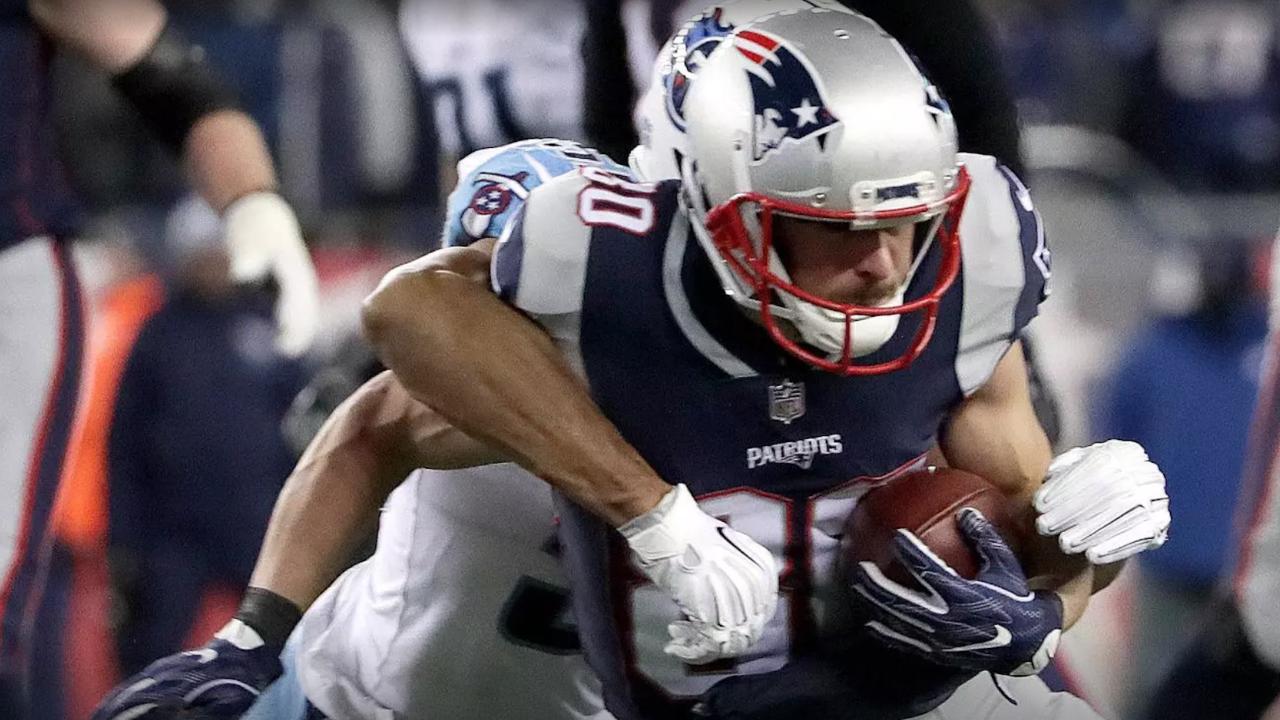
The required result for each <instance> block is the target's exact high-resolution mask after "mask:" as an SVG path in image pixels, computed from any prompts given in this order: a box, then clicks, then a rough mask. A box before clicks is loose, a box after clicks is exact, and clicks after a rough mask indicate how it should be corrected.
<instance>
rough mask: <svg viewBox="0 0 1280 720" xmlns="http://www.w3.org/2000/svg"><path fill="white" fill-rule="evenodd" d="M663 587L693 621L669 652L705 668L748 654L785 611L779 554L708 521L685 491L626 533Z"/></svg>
mask: <svg viewBox="0 0 1280 720" xmlns="http://www.w3.org/2000/svg"><path fill="white" fill-rule="evenodd" d="M618 530H619V532H621V533H622V535H623V537H625V538H626V539H627V543H628V545H630V546H631V552H632V555H633V557H634V559H635V561H636V564H637V565H639V567H640V570H641V572H643V573H644V574H645V575H646V576H647V577H648V578H649V579H650V580H651V581H653V583H654V584H655V585H657V586H658V587H660V588H662V589H664V590H666V591H667V593H668V594H670V596H671V597H672V599H674V600H675V602H676V605H678V606H679V607H680V610H681V611H682V612H683V613H684V614H685V616H686V619H685V620H680V621H677V622H673V623H671V624H670V625H669V626H667V631H668V632H669V633H670V634H671V641H670V642H668V643H667V645H666V648H664V649H665V650H666V652H667V653H668V654H669V655H672V656H674V657H677V658H680V659H681V660H683V661H684V662H687V663H694V664H701V663H708V662H712V661H714V660H719V659H721V658H726V657H733V656H736V655H740V654H742V653H743V652H745V651H746V650H747V648H749V647H751V645H752V644H754V643H755V642H756V641H757V640H759V639H760V636H761V634H762V633H763V632H764V626H765V624H767V623H768V622H769V620H770V619H771V618H772V617H773V612H774V610H776V609H777V605H778V570H777V568H776V566H775V565H774V561H773V554H772V553H770V552H769V551H768V550H766V549H765V548H764V547H762V546H761V545H760V544H759V543H757V542H756V541H754V540H752V539H751V538H749V537H747V536H746V535H743V534H742V533H740V532H737V531H735V530H734V529H732V528H730V527H729V526H728V525H725V524H724V523H723V522H721V521H719V520H717V519H715V518H713V517H711V516H710V515H707V514H706V513H704V512H702V510H700V509H699V508H698V503H697V502H696V501H695V500H694V499H693V496H692V495H690V494H689V490H688V488H686V487H685V486H684V485H678V486H677V487H676V488H675V489H674V490H672V491H671V492H669V493H668V494H667V496H666V497H664V498H663V499H662V502H660V503H658V506H657V507H656V508H654V509H653V510H650V511H649V512H647V513H645V514H644V515H641V516H640V517H638V518H635V519H634V520H631V521H630V522H628V523H627V524H626V525H623V526H622V527H621V528H619V529H618Z"/></svg>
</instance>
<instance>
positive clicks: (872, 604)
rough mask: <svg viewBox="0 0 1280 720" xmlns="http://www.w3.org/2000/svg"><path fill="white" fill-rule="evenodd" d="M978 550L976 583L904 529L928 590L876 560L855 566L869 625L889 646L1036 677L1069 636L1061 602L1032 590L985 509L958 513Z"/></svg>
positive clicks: (909, 555)
mask: <svg viewBox="0 0 1280 720" xmlns="http://www.w3.org/2000/svg"><path fill="white" fill-rule="evenodd" d="M957 518H958V520H959V522H960V527H961V529H962V530H963V531H964V534H965V537H966V538H968V540H969V542H970V543H971V544H972V545H973V548H974V551H975V552H976V553H977V554H978V558H979V560H980V566H979V568H980V569H979V571H978V575H977V577H976V578H974V579H973V580H966V579H964V578H962V577H960V576H959V575H958V574H957V573H956V571H955V570H953V569H951V567H949V566H948V565H947V564H946V563H945V562H943V561H942V560H941V559H940V558H939V557H938V556H937V555H935V554H934V553H933V552H932V551H930V550H929V548H928V547H926V546H925V544H924V543H922V542H921V541H920V539H919V538H917V537H916V536H915V535H913V534H912V533H911V532H909V531H907V530H898V536H897V537H896V538H894V550H895V551H896V553H897V556H898V559H899V560H900V561H901V562H902V563H903V564H904V565H905V566H906V567H907V569H908V570H910V571H911V574H912V575H914V576H915V578H916V580H917V581H918V582H919V583H920V585H921V586H922V587H923V590H916V589H913V588H908V587H904V586H903V585H900V584H898V583H896V582H894V581H893V580H890V579H889V578H887V577H885V575H884V573H882V572H881V571H880V568H878V567H876V565H875V564H874V563H871V562H866V561H863V562H861V563H859V566H858V568H857V569H856V570H855V577H854V580H853V590H854V593H853V597H854V600H855V601H856V602H859V604H860V605H861V606H862V609H863V610H864V611H865V612H866V614H867V616H868V617H870V618H872V619H871V620H870V621H868V622H867V623H866V627H867V629H868V630H870V631H871V632H873V633H874V634H875V635H876V636H878V637H879V638H880V640H882V641H883V642H885V643H886V644H888V645H890V646H892V647H896V648H898V649H901V650H905V651H908V652H914V653H916V654H918V655H922V656H924V657H926V658H928V659H930V660H932V661H933V662H936V663H938V664H940V665H950V666H953V667H961V668H966V669H970V670H978V671H991V672H995V673H998V674H1002V675H1033V674H1035V673H1038V672H1040V671H1041V670H1043V669H1044V667H1045V666H1046V665H1048V664H1049V661H1050V660H1052V659H1053V654H1054V652H1056V651H1057V649H1058V640H1059V638H1060V637H1061V635H1062V600H1061V598H1059V597H1058V595H1057V594H1056V593H1053V592H1050V591H1047V590H1040V591H1035V592H1033V591H1031V590H1030V589H1029V588H1028V587H1027V577H1026V575H1025V574H1024V573H1023V571H1022V567H1021V565H1019V563H1018V559H1017V558H1016V557H1015V556H1014V554H1013V551H1012V550H1010V549H1009V546H1008V545H1007V544H1005V541H1004V539H1003V538H1001V537H1000V533H998V532H996V529H995V528H994V527H992V526H991V523H990V522H988V521H987V519H986V518H985V517H983V516H982V513H980V512H978V511H977V510H975V509H973V508H964V509H962V510H961V511H960V512H959V514H958V516H957Z"/></svg>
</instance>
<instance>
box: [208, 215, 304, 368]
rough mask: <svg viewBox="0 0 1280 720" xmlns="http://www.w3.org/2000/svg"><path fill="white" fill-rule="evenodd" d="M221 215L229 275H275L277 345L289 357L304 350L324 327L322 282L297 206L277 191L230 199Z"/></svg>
mask: <svg viewBox="0 0 1280 720" xmlns="http://www.w3.org/2000/svg"><path fill="white" fill-rule="evenodd" d="M222 219H223V222H224V224H225V227H226V243H227V253H228V255H229V256H230V259H231V276H232V277H233V278H234V279H235V280H237V281H238V282H254V281H259V280H262V279H263V278H265V277H266V276H267V274H268V273H270V274H273V275H275V278H276V282H277V283H279V285H280V297H279V299H278V300H277V301H276V328H277V332H278V334H277V336H276V341H277V345H278V346H279V348H280V350H281V352H283V353H285V354H286V355H289V356H291V357H297V356H299V355H301V354H303V353H304V352H306V351H307V348H309V347H310V346H311V342H312V341H313V340H314V339H315V336H316V330H317V329H319V327H320V285H319V282H318V281H317V280H316V271H315V268H314V267H313V266H312V265H311V256H310V255H309V254H308V253H307V247H306V245H304V244H303V242H302V231H301V229H300V228H299V227H298V218H297V216H295V215H294V214H293V208H291V207H289V203H287V202H285V200H284V198H282V197H280V196H279V195H277V194H275V193H273V192H256V193H252V194H249V195H246V196H244V197H242V198H240V199H239V200H236V201H235V202H234V203H232V204H231V205H230V206H229V207H228V208H227V209H226V211H225V212H223V214H222Z"/></svg>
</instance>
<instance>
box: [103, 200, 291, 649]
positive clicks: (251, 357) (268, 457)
mask: <svg viewBox="0 0 1280 720" xmlns="http://www.w3.org/2000/svg"><path fill="white" fill-rule="evenodd" d="M220 233H221V229H220V225H219V222H218V221H217V219H216V216H214V215H213V214H212V213H211V212H210V211H209V210H208V208H207V206H204V205H203V204H202V203H199V202H198V201H188V202H185V203H184V204H182V205H180V206H179V207H178V208H177V209H176V210H175V211H174V213H173V214H172V215H171V217H170V222H169V226H168V229H167V241H168V244H167V248H168V249H169V252H170V263H171V265H172V266H173V267H174V268H175V274H174V277H173V279H172V281H171V282H170V283H169V288H168V298H167V300H166V301H165V303H164V305H163V306H162V307H161V308H160V309H159V310H158V311H157V312H156V314H155V315H153V316H152V317H151V318H150V319H149V320H148V321H147V322H146V324H145V325H144V327H143V328H142V330H141V332H140V333H139V335H138V339H137V342H136V343H135V345H134V348H133V351H132V352H131V354H130V355H129V359H128V362H127V364H126V367H125V370H124V375H123V377H122V378H121V381H120V389H119V395H118V399H117V403H116V411H115V417H114V419H113V422H112V427H111V435H110V445H109V468H108V472H109V478H110V485H109V506H110V524H109V548H110V554H111V565H112V567H111V569H112V574H113V580H114V582H115V583H116V587H117V592H118V594H119V599H120V601H121V607H122V610H123V612H122V614H121V616H120V620H121V626H120V627H119V628H118V633H119V634H118V637H119V639H120V641H119V659H120V665H121V669H122V670H123V671H124V672H125V673H126V674H128V673H133V672H135V671H137V670H139V669H141V668H142V667H143V666H145V665H146V664H147V663H149V662H150V661H151V660H154V659H155V658H157V657H160V656H162V655H167V654H170V653H172V652H175V651H177V650H179V649H181V647H182V646H183V643H184V641H185V639H186V636H187V633H188V630H189V628H190V627H191V625H192V623H193V621H195V620H197V618H196V617H195V615H196V611H197V608H198V607H199V606H200V603H201V600H202V598H203V597H204V595H205V593H206V591H209V590H211V589H216V588H219V587H220V586H221V587H225V588H226V589H227V590H230V591H232V592H233V593H234V596H235V597H238V596H239V594H240V593H241V591H242V590H243V588H244V585H245V584H246V583H247V582H248V579H249V574H250V572H251V570H252V567H253V562H254V558H255V556H256V554H257V549H258V546H259V544H260V542H261V540H262V533H263V531H264V530H265V528H266V523H267V520H268V517H269V515H270V513H271V508H272V505H273V503H274V501H275V497H276V495H277V493H278V492H279V490H280V485H281V482H282V481H283V478H284V477H286V476H287V475H288V473H289V470H290V467H291V465H292V462H293V457H292V454H291V453H290V451H289V449H288V448H287V446H286V444H285V441H284V439H283V437H282V435H281V431H280V421H281V419H282V417H283V416H284V413H285V411H286V409H287V407H288V404H289V401H290V400H291V399H292V398H293V396H294V395H295V394H296V393H297V391H298V389H299V388H300V387H301V384H302V379H303V378H302V371H301V368H300V366H299V365H298V364H296V363H295V362H293V361H289V360H286V359H285V358H284V357H282V356H281V355H280V354H279V353H278V351H277V349H276V346H275V344H274V342H273V336H274V327H273V326H272V323H271V314H270V310H271V298H269V297H264V295H265V293H255V294H251V295H248V294H245V293H243V292H241V291H239V290H238V289H237V288H236V286H234V285H233V284H232V283H231V281H230V278H229V276H228V272H227V270H228V268H227V257H226V255H225V253H224V252H223V251H222V250H221V244H220V242H219V236H220ZM232 609H233V608H232ZM223 619H224V620H225V618H223Z"/></svg>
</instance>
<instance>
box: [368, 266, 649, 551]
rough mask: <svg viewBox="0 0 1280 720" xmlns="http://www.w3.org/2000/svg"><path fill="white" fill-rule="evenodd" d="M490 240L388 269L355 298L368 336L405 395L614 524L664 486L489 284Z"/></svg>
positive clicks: (544, 340)
mask: <svg viewBox="0 0 1280 720" xmlns="http://www.w3.org/2000/svg"><path fill="white" fill-rule="evenodd" d="M492 245H493V243H492V242H491V241H481V242H480V243H476V244H475V245H472V246H470V247H467V248H447V249H444V250H440V251H437V252H434V253H431V254H430V255H427V256H426V257H424V258H422V259H420V260H417V261H415V262H412V263H409V264H408V265H404V266H402V267H400V268H398V269H396V270H394V271H393V272H392V273H391V274H390V275H388V276H387V278H386V279H385V280H384V281H383V283H382V284H381V286H380V287H379V288H378V289H377V290H376V291H375V292H374V293H373V294H372V295H371V296H370V297H369V299H368V300H367V301H366V303H365V310H364V323H365V329H366V332H367V334H368V336H369V339H370V340H371V341H372V342H373V344H374V346H375V347H376V348H377V350H378V354H379V356H380V357H381V358H382V360H383V362H385V363H386V364H387V366H388V367H390V368H391V369H392V370H394V371H395V373H396V376H397V377H399V379H400V382H401V383H403V384H404V386H405V388H407V389H408V391H409V392H410V393H411V394H412V395H413V396H414V397H416V398H418V399H419V400H421V401H423V402H425V403H428V404H430V405H431V407H433V408H436V409H437V410H438V411H439V412H440V414H441V415H443V416H445V417H447V418H449V419H450V420H452V421H453V422H454V423H455V424H456V425H457V426H458V427H459V428H460V429H462V430H463V431H465V432H467V433H469V434H470V435H472V436H474V437H476V438H480V439H483V440H484V441H486V442H489V443H491V444H492V445H493V446H495V447H499V448H502V450H504V451H505V452H507V453H509V454H510V456H511V457H513V458H516V459H517V461H518V462H519V463H520V464H521V465H523V466H524V467H525V468H526V469H528V470H530V471H531V472H533V473H534V474H536V475H538V476H539V477H542V478H543V479H545V480H546V481H547V482H549V483H550V484H551V485H553V486H554V487H556V488H557V489H559V490H561V491H563V492H564V493H565V494H567V495H568V496H569V497H571V498H573V499H574V500H576V501H577V502H579V503H580V504H582V505H583V507H585V508H587V509H588V510H590V511H592V512H594V513H596V514H598V515H599V516H600V517H602V518H604V519H605V520H607V521H608V522H609V523H610V524H612V525H614V526H619V525H622V524H623V523H625V522H626V521H628V520H631V519H632V518H635V517H637V516H638V515H640V514H642V513H644V512H646V511H648V510H650V509H652V508H653V507H654V506H655V505H657V504H658V502H659V501H660V500H661V499H662V497H663V496H664V495H666V494H667V493H668V492H669V491H670V490H671V486H670V485H668V484H667V483H666V482H664V481H663V480H662V479H661V478H660V477H658V475H657V474H656V473H655V472H654V470H653V469H652V468H651V467H649V464H648V463H646V462H645V461H644V459H643V458H641V457H640V455H639V454H638V453H637V452H636V451H635V450H634V449H633V448H632V447H631V446H630V445H628V444H627V443H626V441H624V440H623V439H622V437H621V436H620V435H619V434H618V432H617V430H616V429H615V428H614V426H613V424H612V423H610V422H609V421H608V420H607V419H606V418H605V417H604V415H603V414H601V412H600V410H599V409H598V408H597V407H596V405H595V403H594V402H592V400H591V398H590V397H589V396H588V394H587V392H586V390H585V389H584V388H583V386H582V384H581V382H580V381H579V380H578V379H577V378H576V377H575V376H574V375H573V373H572V371H571V370H570V369H569V368H568V366H567V365H566V364H565V362H564V360H563V359H562V358H561V355H560V352H559V351H558V350H557V349H556V347H555V345H554V344H553V343H552V341H551V339H550V338H549V337H548V336H547V335H546V333H545V332H543V331H542V329H541V328H539V327H537V326H536V325H534V324H533V323H532V322H530V321H529V320H527V319H526V318H524V317H522V316H521V315H520V314H519V313H517V312H516V311H515V310H513V309H511V308H510V307H508V306H507V305H506V304H505V303H503V302H502V301H501V300H500V299H499V298H498V297H497V296H496V295H494V294H493V292H492V291H491V290H490V289H489V287H488V278H489V270H488V268H489V253H490V251H491V248H492Z"/></svg>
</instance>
